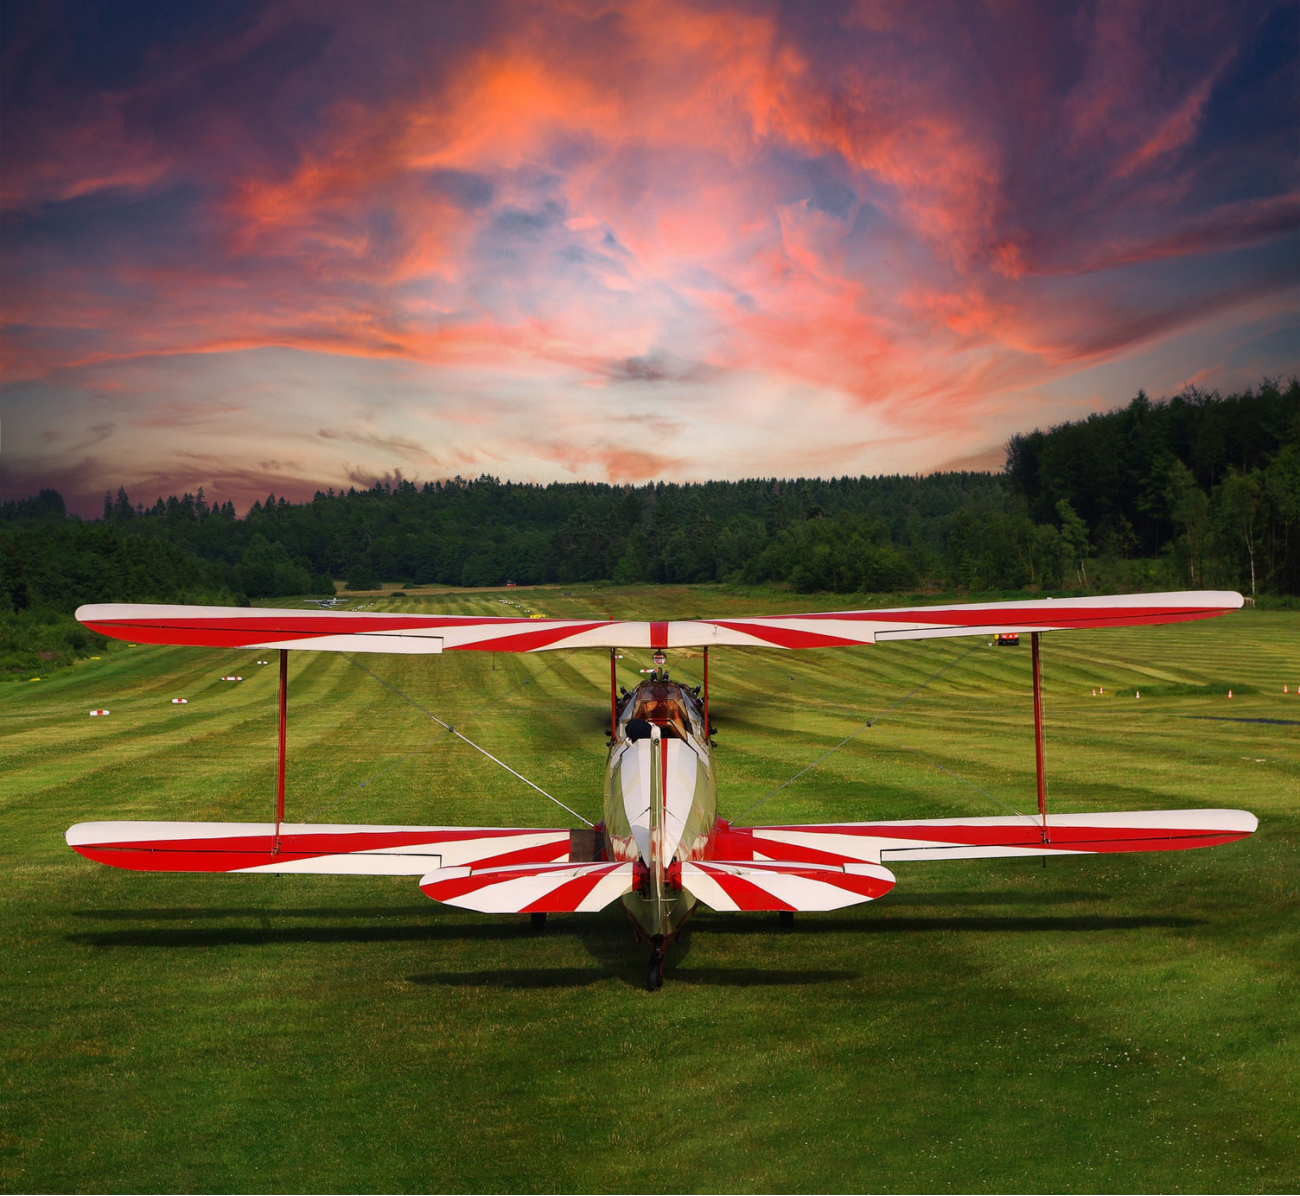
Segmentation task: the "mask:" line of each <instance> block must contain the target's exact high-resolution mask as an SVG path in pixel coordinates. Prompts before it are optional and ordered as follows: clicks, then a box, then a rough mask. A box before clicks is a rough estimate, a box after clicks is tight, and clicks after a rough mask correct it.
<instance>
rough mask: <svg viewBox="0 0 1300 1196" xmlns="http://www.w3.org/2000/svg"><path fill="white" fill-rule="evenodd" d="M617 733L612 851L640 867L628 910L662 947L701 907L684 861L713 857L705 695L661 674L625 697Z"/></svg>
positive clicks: (609, 792) (611, 766)
mask: <svg viewBox="0 0 1300 1196" xmlns="http://www.w3.org/2000/svg"><path fill="white" fill-rule="evenodd" d="M616 728H617V729H616V733H615V734H614V736H613V742H612V744H611V745H610V749H609V759H608V762H607V764H606V769H605V822H604V834H605V852H606V856H607V858H608V859H611V860H620V861H622V860H630V861H633V862H634V863H636V864H637V871H636V875H637V881H638V883H637V886H636V888H635V889H633V891H632V892H631V893H628V894H627V895H626V896H625V897H623V899H622V900H623V906H624V908H625V909H626V910H627V912H628V914H629V915H630V916H631V918H632V921H633V922H634V923H635V924H636V926H637V928H638V931H639V932H640V933H641V934H643V935H644V936H645V937H646V938H648V939H650V940H651V941H652V942H657V943H661V942H662V941H663V940H664V939H666V938H668V937H670V936H671V935H673V934H675V933H676V932H677V931H678V930H680V929H681V926H682V923H683V922H685V920H686V918H687V917H689V915H690V913H691V911H692V910H693V908H694V906H695V899H694V898H693V897H691V896H690V894H688V893H686V892H684V891H683V890H682V888H681V884H680V880H679V878H678V873H679V871H680V866H681V864H682V863H684V862H686V861H689V860H700V859H708V858H709V857H710V856H712V854H713V838H714V835H715V832H716V829H717V821H718V784H717V776H716V773H715V771H714V762H713V747H712V745H711V743H710V741H709V733H708V728H707V727H706V726H705V722H704V710H703V707H702V705H701V703H700V700H699V696H698V692H697V691H696V690H694V689H692V688H689V687H687V686H685V685H682V684H680V683H678V682H675V681H669V680H664V679H660V678H659V677H655V678H652V679H651V680H648V681H643V682H641V684H640V685H638V686H637V687H636V688H635V689H634V690H633V691H632V692H631V693H630V694H628V695H627V696H626V697H624V698H623V700H622V703H621V705H620V706H619V709H618V718H617V723H616Z"/></svg>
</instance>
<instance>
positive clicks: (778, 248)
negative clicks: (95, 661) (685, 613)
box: [0, 0, 1300, 515]
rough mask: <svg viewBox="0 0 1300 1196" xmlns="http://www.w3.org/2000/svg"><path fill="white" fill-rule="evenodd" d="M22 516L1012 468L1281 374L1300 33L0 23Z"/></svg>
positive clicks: (905, 10) (859, 21)
mask: <svg viewBox="0 0 1300 1196" xmlns="http://www.w3.org/2000/svg"><path fill="white" fill-rule="evenodd" d="M0 14H2V16H0V35H2V36H0V54H2V55H3V57H2V59H0V63H2V70H3V77H2V80H0V83H2V100H3V104H2V107H0V120H2V128H0V134H2V137H0V167H2V170H0V213H2V215H0V286H2V290H0V319H2V321H3V329H2V332H0V335H2V337H3V344H2V348H0V351H2V354H3V357H2V360H3V376H2V377H3V446H2V453H0V490H2V492H3V497H5V498H13V497H22V496H25V495H27V494H30V493H33V492H34V491H35V490H37V489H39V488H40V487H42V486H54V487H56V488H58V489H59V490H61V491H62V492H63V493H64V495H65V497H67V499H68V501H69V505H70V506H71V507H72V508H73V509H74V510H77V511H79V512H81V513H82V514H86V515H95V514H97V513H98V510H99V508H100V505H101V503H102V498H103V493H104V491H105V489H106V488H112V489H113V490H116V488H117V486H118V485H119V484H122V485H125V486H126V488H127V490H128V491H129V493H130V495H131V497H132V498H133V499H141V500H144V501H146V502H147V503H150V502H152V500H153V499H154V498H155V497H157V496H158V495H159V494H162V495H166V494H168V493H173V492H175V493H180V492H181V491H183V490H191V491H193V490H197V488H198V487H199V486H200V485H202V486H203V487H205V489H206V492H207V495H208V497H209V498H210V499H212V498H216V499H226V498H231V499H234V500H235V502H236V504H237V506H238V507H239V509H240V511H241V513H242V511H243V510H244V509H245V508H246V507H247V506H248V504H249V503H251V502H252V500H253V499H254V498H264V497H265V496H266V494H267V492H268V491H273V492H274V493H276V494H277V495H279V494H285V495H288V496H289V497H291V498H305V497H309V496H310V495H311V494H312V492H313V491H315V490H316V489H317V488H318V487H319V488H325V487H326V486H331V485H332V486H334V487H336V488H337V487H340V486H343V487H346V486H348V485H357V486H362V485H369V484H371V483H372V482H373V481H375V480H376V479H382V478H389V479H393V478H396V477H397V476H399V475H400V476H402V477H406V478H413V479H417V480H427V479H433V478H440V477H447V476H450V475H454V474H462V475H467V476H468V475H477V474H480V473H485V472H486V473H491V474H494V475H497V476H499V477H501V478H503V479H504V478H511V479H515V480H526V481H549V480H574V479H590V480H599V481H614V482H644V481H647V480H651V479H658V478H664V479H672V480H703V479H706V478H736V477H748V476H756V475H761V476H770V475H779V476H795V475H823V476H825V475H840V474H859V473H872V474H874V473H896V472H903V473H914V472H928V471H931V470H936V469H954V468H990V467H992V468H999V467H1000V466H1001V464H1002V460H1003V453H1002V450H1001V446H1002V444H1003V443H1004V442H1005V440H1006V438H1007V437H1008V435H1010V434H1011V433H1012V432H1015V431H1019V430H1026V429H1029V428H1032V427H1034V426H1035V425H1039V426H1047V425H1049V424H1052V423H1058V422H1060V421H1062V420H1064V419H1069V418H1076V417H1078V416H1080V415H1085V414H1087V413H1088V412H1090V411H1095V410H1104V409H1107V408H1110V407H1113V406H1117V405H1119V404H1120V403H1123V402H1126V401H1127V400H1128V399H1129V398H1130V397H1131V396H1132V395H1133V394H1134V393H1135V392H1136V391H1137V390H1138V388H1139V387H1144V388H1145V389H1146V390H1147V391H1148V393H1150V394H1151V395H1153V396H1159V395H1168V394H1173V393H1175V392H1177V391H1178V390H1180V389H1181V388H1183V387H1184V386H1186V385H1189V384H1191V385H1196V386H1199V387H1202V388H1204V389H1218V390H1220V391H1222V392H1224V393H1227V392H1228V391H1231V390H1233V389H1238V388H1241V387H1243V386H1246V385H1249V384H1251V383H1254V382H1257V381H1258V380H1259V379H1260V378H1261V377H1262V376H1264V375H1270V376H1273V375H1279V374H1280V375H1284V376H1289V375H1290V374H1293V373H1297V372H1300V290H1298V281H1297V280H1298V279H1300V154H1298V152H1297V151H1298V148H1300V136H1298V134H1300V100H1298V91H1297V66H1298V65H1300V53H1298V50H1300V40H1298V29H1300V16H1298V14H1300V7H1297V6H1296V5H1295V4H1290V3H1287V4H1270V3H1252V2H1249V0H1245V2H1234V3H1218V4H1199V3H1195V2H1188V0H1177V2H1173V3H1169V4H1142V3H1136V2H1134V0H1117V2H1114V3H1111V2H1101V3H1085V4H1078V5H1069V4H1064V3H1043V2H1041V0H1029V2H1026V3H1012V2H1005V3H1004V2H1000V0H987V2H986V3H977V2H976V0H953V2H952V3H946V4H945V3H934V4H925V3H888V2H882V3H862V4H858V5H853V4H838V3H815V4H812V3H810V4H805V5H776V4H757V3H755V4H729V3H680V4H679V3H658V2H640V3H627V4H613V3H609V4H606V3H555V4H523V3H503V4H493V3H483V2H475V3H467V4H463V5H457V4H439V3H411V4H399V3H387V2H386V3H383V4H362V3H354V2H352V0H348V2H340V3H330V2H328V0H303V2H301V3H299V2H294V0H289V2H285V3H279V2H271V3H235V2H233V0H221V2H220V3H215V2H214V3H208V4H191V3H158V4H152V5H141V4H125V3H99V4H69V3H62V4H61V3H57V2H53V0H40V2H31V0H26V2H25V0H7V2H6V3H5V4H4V6H3V8H2V9H0Z"/></svg>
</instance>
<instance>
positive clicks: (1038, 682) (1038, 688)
mask: <svg viewBox="0 0 1300 1196" xmlns="http://www.w3.org/2000/svg"><path fill="white" fill-rule="evenodd" d="M1029 642H1030V644H1031V645H1032V647H1033V660H1034V764H1035V766H1036V769H1037V772H1038V817H1039V818H1041V819H1042V826H1043V832H1042V833H1043V842H1044V843H1046V842H1047V838H1048V836H1047V771H1046V766H1045V765H1044V763H1043V670H1042V667H1041V666H1040V664H1039V660H1038V632H1036V631H1035V632H1033V633H1032V634H1031V635H1030V637H1029Z"/></svg>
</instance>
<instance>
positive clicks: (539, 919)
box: [531, 914, 546, 934]
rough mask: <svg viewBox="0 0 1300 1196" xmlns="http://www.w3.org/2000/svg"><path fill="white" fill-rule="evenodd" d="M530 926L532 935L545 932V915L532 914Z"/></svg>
mask: <svg viewBox="0 0 1300 1196" xmlns="http://www.w3.org/2000/svg"><path fill="white" fill-rule="evenodd" d="M531 925H532V928H533V933H534V934H541V933H542V932H543V931H545V930H546V915H545V914H533V915H532V920H531Z"/></svg>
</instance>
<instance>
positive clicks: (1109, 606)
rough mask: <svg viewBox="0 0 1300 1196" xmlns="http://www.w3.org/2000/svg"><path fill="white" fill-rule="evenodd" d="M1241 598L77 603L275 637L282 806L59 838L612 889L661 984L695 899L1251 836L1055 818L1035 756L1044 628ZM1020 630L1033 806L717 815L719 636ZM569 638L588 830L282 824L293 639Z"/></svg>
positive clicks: (187, 866)
mask: <svg viewBox="0 0 1300 1196" xmlns="http://www.w3.org/2000/svg"><path fill="white" fill-rule="evenodd" d="M1241 605H1242V598H1241V595H1240V594H1237V593H1231V592H1220V591H1193V592H1182V593H1168V594H1130V595H1122V596H1114V597H1098V598H1066V599H1056V600H1053V599H1040V600H1031V601H1025V602H994V603H973V604H965V605H957V606H921V607H914V608H902V609H883V610H857V611H837V612H829V613H817V614H805V615H779V616H770V617H755V618H749V617H745V618H725V619H687V620H678V621H659V622H656V621H649V622H633V621H621V620H596V619H557V618H546V619H541V620H538V619H530V618H528V616H527V615H524V616H523V617H518V616H509V615H508V616H485V617H480V616H477V615H422V614H390V613H369V614H366V613H357V612H334V611H292V610H271V609H258V608H226V607H203V606H162V605H96V606H83V607H81V608H80V609H79V610H78V611H77V618H78V619H79V620H80V621H81V622H82V623H83V624H85V625H86V626H87V627H88V628H90V629H91V630H93V631H96V632H99V633H101V634H103V635H108V636H114V637H116V638H118V639H127V640H130V641H131V642H133V643H139V644H178V645H192V646H199V647H208V648H214V647H220V648H230V649H257V650H259V651H260V650H270V649H275V650H278V651H279V653H280V658H279V663H280V686H279V758H278V771H277V783H276V798H275V818H274V820H273V821H268V822H86V823H79V824H78V825H76V826H74V827H72V828H71V829H69V830H68V832H67V836H66V837H67V841H68V844H69V845H70V846H71V847H72V848H73V849H74V850H76V851H77V852H79V853H80V854H81V855H83V856H85V857H87V858H88V859H91V860H97V861H99V862H100V863H104V864H111V865H113V866H114V867H118V868H129V869H135V870H139V871H162V872H241V873H257V872H266V873H276V874H284V873H334V874H345V875H353V876H355V875H371V876H403V875H409V876H416V877H419V885H420V888H421V889H422V890H423V891H424V892H425V893H426V894H427V895H428V896H429V897H431V898H433V899H434V900H435V901H440V902H445V903H447V904H449V905H455V906H460V907H463V908H466V909H471V910H479V911H484V912H489V913H500V914H530V915H532V917H533V920H534V922H537V923H542V922H544V921H545V918H546V916H547V915H548V914H552V913H592V912H595V911H597V910H600V909H603V908H605V907H606V906H608V905H611V904H612V903H614V902H621V903H622V905H623V908H624V909H625V910H626V912H627V914H628V915H629V917H630V918H631V921H632V923H633V925H634V927H635V929H636V934H637V938H638V941H642V942H646V943H648V944H649V946H650V949H651V953H650V961H649V967H648V971H647V987H648V988H650V989H651V990H653V989H656V988H658V987H659V986H660V985H661V984H662V982H663V967H664V952H665V950H666V948H667V947H668V945H669V944H670V943H671V942H673V941H674V940H675V939H677V938H678V937H680V935H681V931H682V927H683V925H684V923H685V922H686V920H687V919H688V918H689V917H690V915H691V914H692V912H693V911H694V910H695V909H696V908H697V906H698V905H700V904H703V905H705V906H708V907H709V908H710V909H713V910H719V911H775V912H778V913H779V914H780V915H781V917H782V918H783V919H790V918H793V915H794V914H795V913H796V912H800V911H824V910H834V909H840V908H842V907H845V906H850V905H856V904H858V903H861V902H865V901H873V900H875V899H876V898H879V897H883V896H884V895H885V894H886V893H888V892H889V890H890V889H892V888H893V887H894V883H895V877H894V873H893V871H892V869H893V868H894V867H895V866H898V865H900V864H907V863H915V862H922V861H927V860H958V859H980V858H989V857H998V856H1003V857H1016V856H1046V855H1079V854H1091V853H1107V852H1130V851H1177V850H1181V849H1185V848H1192V847H1210V846H1213V845H1215V844H1221V843H1228V842H1231V841H1233V840H1235V839H1240V838H1243V837H1244V836H1246V835H1249V834H1251V833H1252V832H1253V831H1254V830H1255V828H1256V826H1257V825H1258V824H1257V820H1256V819H1255V817H1254V815H1252V814H1249V813H1247V812H1246V811H1244V810H1215V809H1196V810H1144V811H1125V812H1114V813H1091V814H1059V813H1052V814H1049V813H1048V812H1047V808H1046V778H1045V771H1044V760H1043V704H1042V675H1041V665H1040V657H1039V636H1040V635H1042V634H1046V633H1047V632H1051V631H1067V630H1072V629H1082V628H1104V627H1136V626H1144V625H1155V624H1164V623H1180V622H1187V621H1191V620H1196V619H1206V618H1211V617H1214V616H1216V615H1223V614H1227V613H1229V612H1230V611H1234V610H1237V609H1238V608H1239V607H1240V606H1241ZM1010 635H1028V636H1029V637H1030V640H1031V647H1032V653H1033V655H1032V676H1033V695H1034V742H1035V756H1036V773H1037V784H1038V812H1037V815H1036V816H1033V815H1012V816H1007V815H1001V816H996V817H972V818H932V819H907V820H903V821H891V822H847V823H834V824H814V825H789V826H748V825H747V826H736V825H732V824H731V823H730V822H728V821H727V820H725V819H722V818H719V817H718V775H717V763H716V759H715V751H714V749H715V740H714V733H715V728H714V727H713V726H712V724H711V723H710V721H709V651H710V650H711V649H716V648H718V647H723V646H746V647H754V646H757V647H768V648H775V649H779V650H786V651H788V650H799V649H811V648H824V647H834V646H845V645H859V644H864V645H865V644H887V643H890V642H892V641H894V640H919V639H934V638H941V637H948V636H983V637H985V638H988V637H991V636H1010ZM560 648H565V649H574V648H591V649H596V650H599V651H603V652H607V653H608V654H609V659H610V695H609V701H610V705H609V744H608V746H609V754H608V759H607V764H606V770H605V786H604V807H603V815H604V817H603V818H602V820H601V821H599V822H597V823H595V824H591V823H589V822H588V821H587V820H586V819H585V818H582V817H581V815H576V817H577V819H578V820H579V821H581V822H583V823H585V824H586V825H584V826H582V827H577V828H573V829H558V830H557V829H552V828H546V827H498V826H493V827H464V826H354V825H306V824H302V823H297V824H295V823H291V822H288V821H286V819H285V811H284V779H285V745H286V726H287V686H288V667H287V661H288V654H289V652H292V651H315V652H346V653H353V652H392V653H403V654H413V653H414V654H425V653H430V654H435V655H436V654H438V653H442V652H545V651H553V650H555V649H560ZM677 648H692V649H702V652H701V653H700V656H699V659H700V660H701V662H702V677H701V679H700V680H701V684H700V685H698V686H692V685H687V684H685V683H683V682H681V681H679V680H675V679H673V678H671V677H670V675H669V673H668V671H667V670H666V669H665V668H664V664H665V662H666V657H665V655H664V654H665V653H666V652H667V651H669V650H671V649H677ZM619 649H628V650H648V651H650V652H652V653H654V661H655V665H656V667H655V669H654V670H652V671H651V672H650V674H649V675H648V676H646V677H645V679H643V680H641V681H640V682H639V683H638V684H637V685H636V686H635V688H633V689H632V690H631V691H630V692H629V691H627V690H625V689H622V687H620V686H618V684H617V672H616V658H617V655H618V650H619ZM444 725H445V724H444ZM448 729H449V730H453V731H454V728H448ZM467 742H469V741H467ZM479 750H480V751H482V750H483V749H481V748H480V749H479ZM485 754H487V753H486V752H485ZM493 759H495V757H493ZM497 762H498V763H502V762H501V761H497ZM506 767H508V766H506ZM510 771H512V772H513V771H514V770H513V769H511V770H510ZM515 775H516V776H519V775H520V774H518V773H516V774H515ZM522 779H524V780H526V778H522ZM528 783H529V784H532V782H528ZM533 787H534V788H538V789H539V791H541V790H540V787H538V786H536V785H534V786H533ZM541 792H544V791H541ZM547 796H548V797H549V796H550V795H549V794H547ZM552 800H556V799H552ZM561 804H562V803H561ZM565 808H566V809H567V808H568V807H565ZM570 813H574V812H573V811H570Z"/></svg>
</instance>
